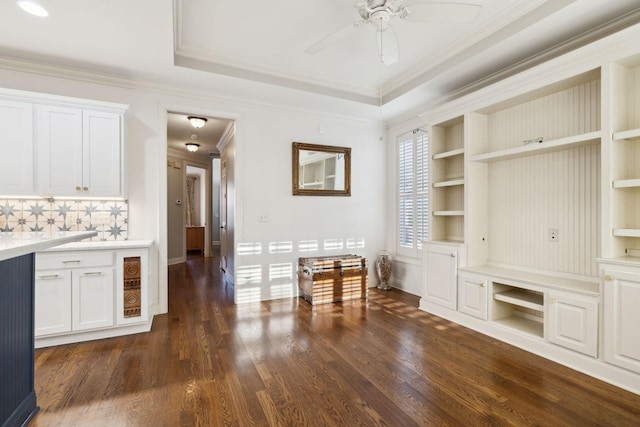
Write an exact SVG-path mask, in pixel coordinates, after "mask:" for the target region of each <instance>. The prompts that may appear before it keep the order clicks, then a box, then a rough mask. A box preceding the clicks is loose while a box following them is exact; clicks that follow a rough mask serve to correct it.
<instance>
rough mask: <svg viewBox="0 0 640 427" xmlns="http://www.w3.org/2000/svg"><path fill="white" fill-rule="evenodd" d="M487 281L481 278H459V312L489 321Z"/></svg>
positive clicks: (461, 275) (461, 276)
mask: <svg viewBox="0 0 640 427" xmlns="http://www.w3.org/2000/svg"><path fill="white" fill-rule="evenodd" d="M487 295H488V291H487V280H486V279H484V278H480V277H474V276H467V275H464V274H460V275H459V276H458V311H460V312H461V313H465V314H468V315H471V316H473V317H477V318H479V319H482V320H487Z"/></svg>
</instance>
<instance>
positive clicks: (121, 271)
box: [115, 249, 149, 325]
mask: <svg viewBox="0 0 640 427" xmlns="http://www.w3.org/2000/svg"><path fill="white" fill-rule="evenodd" d="M148 278H149V257H148V250H146V249H144V250H138V249H136V250H120V251H118V252H117V253H116V304H115V307H116V323H117V324H118V325H126V324H130V323H140V322H146V321H147V318H148V310H149V281H148Z"/></svg>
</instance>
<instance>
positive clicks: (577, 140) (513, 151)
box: [471, 131, 601, 162]
mask: <svg viewBox="0 0 640 427" xmlns="http://www.w3.org/2000/svg"><path fill="white" fill-rule="evenodd" d="M600 138H601V132H600V131H596V132H589V133H586V134H581V135H573V136H569V137H566V138H559V139H555V140H551V141H544V140H543V141H542V142H540V143H530V144H527V145H523V146H521V147H514V148H509V149H506V150H499V151H494V152H491V153H485V154H479V155H476V156H473V157H472V158H471V161H474V162H496V161H500V160H509V159H515V158H518V157H525V156H534V155H538V154H544V153H552V152H555V151H561V150H568V149H571V148H577V147H584V146H590V145H596V144H600Z"/></svg>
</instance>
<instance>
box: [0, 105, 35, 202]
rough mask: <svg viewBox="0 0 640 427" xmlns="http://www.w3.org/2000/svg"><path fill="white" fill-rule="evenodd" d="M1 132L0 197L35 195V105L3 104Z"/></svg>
mask: <svg viewBox="0 0 640 427" xmlns="http://www.w3.org/2000/svg"><path fill="white" fill-rule="evenodd" d="M0 129H2V132H1V133H0V153H3V154H2V155H0V195H22V196H25V195H30V194H33V193H34V182H35V181H34V177H33V163H34V161H33V145H34V141H33V106H32V104H30V103H26V102H16V101H8V100H0ZM9 153H10V155H9Z"/></svg>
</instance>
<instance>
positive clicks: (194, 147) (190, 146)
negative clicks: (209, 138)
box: [185, 142, 200, 153]
mask: <svg viewBox="0 0 640 427" xmlns="http://www.w3.org/2000/svg"><path fill="white" fill-rule="evenodd" d="M185 145H186V146H187V150H189V151H191V152H192V153H195V152H196V151H198V148H200V144H196V143H195V142H187V143H186V144H185Z"/></svg>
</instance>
